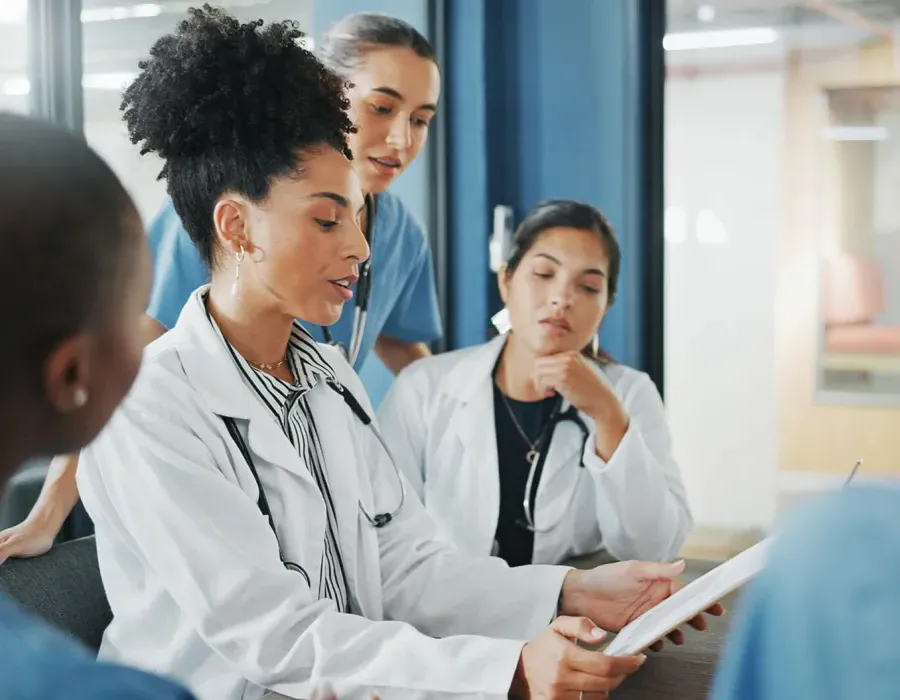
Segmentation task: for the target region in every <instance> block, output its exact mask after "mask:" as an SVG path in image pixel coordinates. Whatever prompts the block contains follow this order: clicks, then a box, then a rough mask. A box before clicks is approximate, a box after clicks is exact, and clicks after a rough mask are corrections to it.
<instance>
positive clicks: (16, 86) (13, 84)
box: [2, 78, 31, 96]
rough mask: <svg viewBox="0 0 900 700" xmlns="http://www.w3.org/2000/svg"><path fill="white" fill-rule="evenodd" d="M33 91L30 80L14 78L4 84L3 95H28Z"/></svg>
mask: <svg viewBox="0 0 900 700" xmlns="http://www.w3.org/2000/svg"><path fill="white" fill-rule="evenodd" d="M30 90H31V86H30V85H29V83H28V78H12V79H11V80H6V81H4V83H3V91H2V92H3V94H4V95H10V96H14V95H16V96H18V95H27V94H28V93H29V91H30Z"/></svg>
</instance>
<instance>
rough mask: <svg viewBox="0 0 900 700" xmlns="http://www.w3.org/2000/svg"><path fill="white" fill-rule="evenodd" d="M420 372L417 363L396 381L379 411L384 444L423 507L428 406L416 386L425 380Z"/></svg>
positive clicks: (398, 376)
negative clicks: (421, 380) (419, 380)
mask: <svg viewBox="0 0 900 700" xmlns="http://www.w3.org/2000/svg"><path fill="white" fill-rule="evenodd" d="M417 370H418V368H417V367H416V366H415V363H414V364H413V365H411V366H410V367H407V368H406V369H404V370H403V371H402V372H400V374H398V375H397V377H396V378H395V379H394V382H393V384H392V385H391V388H390V389H389V390H388V392H387V394H386V395H385V397H384V399H383V400H382V402H381V405H380V406H379V407H378V424H379V425H380V426H381V433H382V435H383V436H384V441H385V442H386V443H387V445H388V447H390V449H391V452H392V453H393V456H394V459H395V460H396V462H397V468H398V469H400V471H402V472H403V474H404V476H406V479H407V481H408V482H409V485H410V486H411V487H412V490H413V491H414V492H415V494H416V495H417V496H418V497H419V500H420V501H422V503H424V502H425V480H426V478H427V465H426V463H425V462H426V460H425V443H426V440H427V437H428V425H427V421H426V420H425V415H424V413H425V411H426V410H427V406H426V405H425V404H426V402H425V400H424V397H423V396H422V394H421V392H420V391H418V390H417V386H416V380H417V379H422V377H421V373H420V372H419V371H417Z"/></svg>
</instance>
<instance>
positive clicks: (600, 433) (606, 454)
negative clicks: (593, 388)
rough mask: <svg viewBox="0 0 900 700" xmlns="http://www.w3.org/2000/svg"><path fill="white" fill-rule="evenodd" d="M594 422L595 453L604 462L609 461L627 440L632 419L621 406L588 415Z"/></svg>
mask: <svg viewBox="0 0 900 700" xmlns="http://www.w3.org/2000/svg"><path fill="white" fill-rule="evenodd" d="M588 415H589V416H590V417H591V420H593V421H594V428H595V431H596V433H595V438H594V451H595V452H596V453H597V456H598V457H600V458H601V459H602V460H604V461H607V462H608V461H609V460H610V458H611V457H612V455H613V453H614V452H615V451H616V449H618V447H619V443H621V442H622V440H623V439H625V434H626V433H627V432H628V425H629V423H630V419H629V417H628V414H627V413H626V412H625V410H624V409H623V408H622V407H621V406H616V407H614V408H610V407H606V408H604V409H603V410H601V411H597V412H594V413H590V414H588Z"/></svg>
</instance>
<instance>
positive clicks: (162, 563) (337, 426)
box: [78, 290, 567, 700]
mask: <svg viewBox="0 0 900 700" xmlns="http://www.w3.org/2000/svg"><path fill="white" fill-rule="evenodd" d="M200 291H202V290H200ZM323 348H324V349H323V354H324V355H325V356H326V357H327V358H328V359H329V361H330V362H331V363H332V365H333V367H334V369H335V371H336V374H337V376H338V378H339V381H340V382H341V383H342V384H343V385H344V386H345V387H347V388H349V390H350V391H352V392H353V393H354V394H355V396H356V397H358V398H359V400H360V401H361V403H362V404H363V405H364V406H365V407H366V409H367V411H369V412H370V415H371V411H372V409H371V406H370V405H369V402H368V399H367V397H366V394H365V391H364V389H363V387H362V384H361V382H360V381H359V378H358V377H357V375H356V374H355V372H353V370H352V369H351V368H350V366H349V365H348V364H347V363H346V362H345V361H344V360H343V359H342V357H341V356H340V354H339V353H338V352H336V351H335V350H333V349H332V348H325V347H324V346H323ZM308 399H309V403H310V407H311V410H312V412H313V414H314V416H315V419H316V424H317V428H318V432H319V435H320V437H321V441H322V449H323V452H324V455H325V461H326V465H327V466H326V469H327V472H328V477H329V480H330V484H331V490H332V493H333V494H334V495H335V501H336V504H337V505H336V510H337V513H336V517H337V523H338V530H339V535H340V544H341V553H342V555H343V559H344V563H345V566H346V569H347V575H348V578H349V585H350V590H351V594H352V596H353V597H354V599H355V600H356V601H357V602H358V605H359V606H360V609H361V610H362V612H363V615H350V614H343V613H337V612H336V611H335V609H334V605H333V604H332V603H331V602H330V601H327V600H317V599H316V595H315V594H313V593H312V592H311V590H310V586H309V585H307V582H306V580H305V579H304V577H303V576H301V575H300V574H299V573H296V572H291V571H288V570H286V569H285V568H284V567H283V566H282V563H281V560H280V559H279V552H278V544H277V541H276V538H275V536H274V535H273V533H272V530H271V529H270V527H269V524H268V521H267V520H266V518H265V517H263V515H262V514H261V512H260V511H259V509H258V507H257V486H256V483H255V481H254V479H253V477H252V474H251V472H250V470H249V469H248V467H247V466H246V462H245V460H244V458H243V457H242V456H241V454H240V452H239V450H238V447H237V446H236V444H235V442H234V441H233V440H232V438H231V437H230V435H229V434H228V432H227V430H226V427H225V424H224V422H223V421H222V419H221V418H220V416H231V417H233V418H235V419H236V420H237V423H238V426H239V428H240V429H241V431H242V434H243V435H244V436H245V439H246V441H247V444H248V446H249V449H250V451H251V453H252V455H253V458H254V464H255V465H256V468H257V470H258V473H259V476H260V479H261V480H262V483H263V485H264V487H265V490H266V495H267V497H268V501H269V505H270V508H271V511H272V514H273V516H274V519H275V523H276V527H277V529H278V533H279V538H280V541H281V545H282V548H283V550H284V557H285V559H286V560H288V561H291V562H296V563H298V564H300V565H301V566H303V567H304V569H305V570H306V572H307V573H308V575H309V577H310V579H311V582H312V591H317V590H318V584H319V575H320V562H321V558H322V550H323V546H324V533H325V506H324V502H323V500H322V497H321V495H320V492H319V489H318V488H317V487H316V484H315V481H314V480H313V478H312V476H311V475H310V473H309V471H308V470H307V467H306V465H305V464H304V463H303V462H302V461H301V459H300V456H299V454H298V452H297V450H296V449H294V447H292V446H291V443H290V442H289V440H288V439H287V438H286V437H285V435H284V434H283V432H282V430H281V428H280V427H279V425H278V424H277V423H276V422H275V421H274V420H273V418H272V416H271V415H270V414H269V413H268V411H267V409H266V408H265V407H264V406H263V405H262V404H261V403H260V402H259V400H258V399H257V398H256V397H255V396H254V395H253V394H252V393H251V391H250V390H249V389H248V388H247V387H246V385H245V384H244V383H243V381H242V380H241V377H240V375H239V373H238V369H237V368H236V366H235V364H234V362H233V360H232V359H231V358H230V356H229V354H228V350H227V349H226V348H225V347H224V344H223V343H222V341H221V339H220V338H219V337H218V336H217V334H216V332H215V330H214V329H213V328H212V326H211V325H210V323H209V321H208V319H207V317H206V313H205V310H204V307H203V301H202V299H201V298H200V296H199V292H198V293H195V294H194V295H193V296H192V297H191V299H190V300H189V301H188V304H187V306H186V307H185V310H184V311H183V313H182V315H181V318H180V319H179V321H178V324H177V325H176V326H175V328H174V329H173V330H172V331H171V332H169V333H167V334H166V335H165V336H163V337H162V338H161V339H159V340H158V341H156V342H155V343H154V344H153V345H151V346H150V347H149V348H148V350H147V352H146V354H145V357H144V362H143V365H142V368H141V371H140V375H139V377H138V380H137V383H136V384H135V386H134V388H133V390H132V391H131V393H130V394H129V396H128V397H127V399H126V401H125V403H124V404H123V406H122V407H121V408H120V409H119V410H118V411H117V412H116V414H115V415H114V416H113V418H112V420H111V422H110V424H109V425H108V426H107V428H106V429H105V430H104V431H103V433H102V434H101V435H100V436H99V438H98V439H97V440H96V441H95V442H94V443H93V444H92V445H91V446H90V447H89V448H88V449H87V450H86V451H85V452H84V453H83V455H82V459H81V463H80V466H79V470H78V486H79V490H80V493H81V496H82V498H83V499H84V503H85V505H86V507H87V510H88V512H89V513H90V515H91V517H92V518H93V520H94V523H95V526H96V533H97V551H98V556H99V562H100V572H101V574H102V577H103V583H104V587H105V588H106V592H107V596H108V598H109V602H110V606H111V608H112V612H113V620H112V623H111V624H110V626H109V627H108V629H107V630H106V632H105V635H104V638H103V644H102V646H101V650H100V656H101V658H106V659H115V660H117V661H121V662H124V663H127V664H131V665H134V666H138V667H140V668H144V669H148V670H150V671H154V672H157V673H161V674H164V675H168V676H172V677H174V678H176V679H178V680H180V681H182V682H183V683H185V684H186V685H187V686H189V687H190V688H191V689H192V690H193V691H194V692H195V693H196V694H197V695H198V696H199V697H200V698H201V700H238V699H239V698H241V699H255V698H259V697H260V696H261V695H262V693H263V689H264V688H268V689H271V690H274V691H276V692H279V693H283V694H285V695H288V696H290V697H297V698H306V697H308V693H309V692H310V689H311V688H312V687H314V686H315V685H316V684H318V683H320V682H330V683H331V684H332V686H333V687H334V688H335V690H336V691H337V692H338V693H339V694H340V697H341V698H342V700H343V699H347V700H349V699H350V698H363V697H366V698H368V697H370V694H371V693H372V692H376V693H379V694H380V695H381V697H383V698H385V700H387V699H393V698H403V699H406V698H433V697H444V698H506V696H507V689H508V686H509V683H510V680H511V679H512V676H513V673H514V670H515V667H516V664H517V661H518V657H519V653H520V651H521V647H522V644H523V640H527V639H531V638H533V637H534V636H535V635H537V634H538V633H539V632H540V630H542V629H543V628H544V627H545V626H546V625H547V624H549V622H550V621H551V620H552V618H553V617H554V614H555V611H556V604H557V600H558V597H559V592H560V589H561V586H562V581H563V578H564V577H565V574H566V572H567V570H566V569H564V568H562V567H534V568H530V569H528V570H524V569H510V568H508V567H506V566H505V565H502V564H501V563H500V562H498V561H497V560H496V559H491V558H479V559H468V558H464V557H463V556H461V555H460V554H459V553H458V552H456V550H455V549H454V548H453V547H450V546H448V545H447V544H445V543H441V542H440V541H439V540H437V539H435V538H434V536H433V533H434V525H433V523H432V522H431V520H430V518H429V517H428V515H427V514H426V512H425V510H424V509H423V508H422V506H421V504H420V503H419V501H418V499H416V498H415V496H414V495H413V493H412V492H411V491H410V490H409V489H407V490H408V494H407V499H406V503H405V505H404V507H403V508H402V510H401V511H400V513H399V514H398V515H397V516H396V517H395V518H394V520H393V522H391V523H390V524H388V525H387V526H386V527H384V528H381V529H375V528H374V527H373V526H372V525H371V524H369V522H368V521H367V520H365V519H364V516H363V515H362V514H361V513H360V511H359V509H358V502H359V501H361V502H362V503H363V504H364V505H365V507H366V509H367V510H368V512H369V513H379V512H386V511H391V510H393V509H394V508H395V507H396V504H397V502H398V499H399V485H398V484H399V482H398V477H397V475H396V473H395V471H394V470H393V468H392V467H391V465H390V462H389V460H388V458H387V456H386V453H385V451H384V450H383V449H382V448H381V447H380V446H379V443H378V441H377V439H376V437H375V435H374V434H373V433H372V431H371V429H370V428H366V427H364V426H363V424H362V423H361V422H360V421H359V419H357V418H356V417H355V416H354V415H353V413H352V412H351V411H350V409H349V408H347V406H346V404H345V403H344V402H343V400H342V399H341V398H340V397H339V396H338V395H337V394H336V393H335V392H334V391H332V390H331V389H329V388H328V387H327V386H325V385H324V384H320V385H318V386H317V387H316V388H314V389H313V390H312V391H311V392H310V393H309V394H308ZM401 621H402V622H401ZM466 634H468V635H485V636H450V635H466ZM487 635H490V636H492V637H495V639H491V638H488V637H487ZM441 637H443V639H441Z"/></svg>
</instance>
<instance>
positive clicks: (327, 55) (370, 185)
mask: <svg viewBox="0 0 900 700" xmlns="http://www.w3.org/2000/svg"><path fill="white" fill-rule="evenodd" d="M193 48H194V47H188V50H193ZM319 56H320V60H321V61H322V63H324V64H325V66H327V67H328V68H329V69H331V70H332V71H333V72H336V73H337V74H339V75H340V76H341V77H342V78H343V79H344V80H347V81H350V83H351V85H350V87H349V90H348V91H347V98H348V99H349V100H350V110H349V115H350V119H351V121H352V122H353V123H354V125H355V126H356V129H355V130H354V131H352V132H351V133H348V134H347V144H348V145H349V146H350V149H351V151H352V152H353V153H354V156H355V157H354V161H353V165H354V168H355V169H356V172H357V174H358V176H359V178H360V182H361V184H362V188H363V191H364V192H365V193H367V195H368V196H367V203H368V204H369V206H368V207H367V208H366V209H365V210H364V212H363V216H362V217H361V223H362V225H363V231H364V232H365V233H366V236H367V239H368V241H369V243H370V247H371V251H370V260H369V263H370V267H369V269H368V273H369V278H370V280H371V285H370V295H369V296H370V300H369V302H368V313H367V315H366V320H365V323H362V322H361V321H357V320H355V317H356V313H355V312H356V301H357V300H354V303H350V304H346V305H345V306H344V309H343V310H342V312H341V315H340V317H339V318H338V319H337V321H336V322H335V323H334V324H333V325H331V326H326V327H319V326H317V325H314V324H307V330H309V331H310V333H311V334H312V335H313V336H314V337H315V338H316V339H317V340H322V341H325V340H328V339H329V338H330V339H332V340H333V342H335V343H336V344H338V345H339V346H341V347H342V348H345V349H347V350H353V354H354V355H355V361H354V362H352V363H351V364H353V366H354V368H356V369H357V370H358V371H363V365H364V364H366V360H367V358H368V357H370V354H371V353H370V350H373V349H374V351H375V354H376V355H377V356H378V358H379V359H380V360H381V361H382V363H384V365H386V366H387V367H388V368H389V369H390V370H391V371H392V372H394V373H396V372H399V371H400V370H401V369H403V368H404V367H405V366H406V365H408V364H409V363H411V362H412V361H414V360H416V359H418V358H420V357H424V356H426V355H428V354H429V351H428V346H427V345H426V344H425V343H427V342H428V341H431V340H434V339H437V338H439V337H440V336H441V333H442V329H441V319H440V315H439V312H438V307H437V293H436V290H435V282H434V268H433V264H432V258H431V251H430V250H429V247H428V238H427V236H426V235H425V231H424V230H423V229H422V227H421V226H420V225H419V223H418V222H417V221H416V220H415V218H414V217H413V216H412V214H411V213H410V212H409V211H408V210H407V208H406V207H405V206H404V205H403V203H402V202H401V201H400V199H398V198H397V197H396V196H395V195H393V194H392V193H391V192H390V191H388V190H387V188H388V187H389V185H390V184H391V183H392V182H393V181H394V180H395V179H396V178H397V176H398V175H400V173H402V172H404V171H405V170H406V168H407V167H408V166H409V165H410V164H411V163H412V162H413V161H414V160H415V159H416V157H417V156H418V155H419V153H421V151H422V149H423V148H424V146H425V143H426V141H427V138H428V132H429V129H430V125H431V121H432V119H433V117H434V114H435V110H436V107H437V102H438V98H439V96H440V72H439V70H438V66H437V63H436V62H435V55H434V50H433V49H432V47H431V45H430V44H429V43H428V40H427V39H425V37H423V36H422V35H421V34H420V33H419V32H418V31H416V30H415V29H414V28H413V27H412V26H410V25H409V24H407V23H406V22H404V21H402V20H400V19H397V18H394V17H390V16H387V15H383V14H378V13H372V12H361V13H356V14H352V15H349V16H347V17H345V18H344V19H342V20H341V21H339V22H338V23H336V24H335V25H334V26H333V27H332V28H331V29H330V30H329V31H328V32H327V33H326V34H325V36H324V37H323V40H322V41H321V43H320V47H319ZM222 87H223V91H227V90H229V89H231V88H229V87H228V83H225V84H223V86H222ZM180 89H183V90H185V89H186V91H185V92H184V93H183V95H184V97H185V98H186V99H187V97H189V95H190V92H189V88H187V86H185V88H180ZM219 99H220V100H223V101H227V100H228V95H227V94H226V93H225V92H223V94H222V95H221V96H220V98H219ZM297 101H298V95H296V94H295V93H293V92H288V93H286V94H285V96H284V107H283V109H284V110H287V112H288V113H289V112H290V111H291V110H294V109H302V106H299V105H298V104H297ZM171 102H172V100H170V99H167V100H166V101H165V102H164V103H160V104H166V105H168V104H170V103H171ZM131 104H132V102H131V101H129V99H128V98H126V101H125V107H126V109H128V108H129V106H130V105H131ZM174 109H175V110H176V111H174V112H173V113H172V114H171V119H172V121H173V122H176V124H175V125H172V128H173V129H174V126H180V125H181V124H180V122H181V118H182V116H183V114H182V111H181V108H180V107H178V106H177V105H175V106H174ZM278 109H279V110H280V109H281V108H280V107H279V108H278ZM200 116H201V118H202V115H200ZM274 116H275V117H278V116H280V115H274ZM146 118H147V119H149V118H150V113H148V115H147V116H146ZM130 119H131V120H136V119H140V117H139V116H138V115H133V116H132V117H130ZM215 124H216V122H215V121H213V122H211V123H210V124H209V127H210V128H213V127H215ZM159 128H160V129H163V132H162V133H163V137H165V135H166V132H165V129H166V128H168V127H167V126H166V125H165V124H159ZM181 214H182V210H178V211H176V208H175V206H174V205H173V201H172V198H169V199H168V201H167V202H166V203H165V204H164V206H163V207H162V209H161V211H160V212H159V214H158V215H157V216H156V217H155V219H154V220H153V221H152V222H151V224H150V227H149V231H148V239H149V242H150V249H151V253H152V256H153V263H154V281H153V288H152V291H151V296H150V302H149V305H148V307H147V313H148V315H147V317H146V319H145V322H144V331H143V334H142V337H143V339H144V341H145V342H150V341H152V340H154V339H155V338H157V337H159V336H160V335H161V334H162V333H163V332H165V329H166V328H171V327H172V326H173V325H174V324H175V322H176V321H177V320H178V316H179V314H180V313H181V310H182V308H183V307H184V305H185V303H186V302H187V300H188V298H189V297H190V295H191V293H192V292H193V291H194V290H195V289H197V288H198V287H200V286H202V285H204V284H206V283H208V282H209V277H210V266H209V262H208V260H207V258H206V256H205V255H204V253H203V251H202V249H199V248H197V247H196V246H195V245H194V243H193V242H192V240H191V236H190V235H189V234H188V232H187V230H186V228H185V226H186V225H187V224H188V222H187V221H185V222H184V225H183V223H182V220H181V218H180V215H181ZM369 214H371V216H369ZM201 216H206V215H205V214H201ZM370 219H371V220H370ZM373 261H374V262H373ZM354 330H356V333H354ZM354 337H356V338H357V341H356V344H355V347H351V346H354V343H353V338H354ZM374 370H377V367H375V368H374ZM370 371H373V368H372V365H371V363H369V365H368V366H367V368H366V371H363V382H366V378H367V376H377V377H379V378H380V376H381V375H380V374H378V372H377V371H375V374H374V375H371V374H370ZM77 464H78V458H77V456H76V455H61V456H59V457H56V458H55V459H54V460H53V462H52V463H51V465H50V469H49V472H48V475H47V478H46V480H45V483H44V488H43V490H42V491H41V495H40V498H39V499H38V501H37V503H36V504H35V506H34V508H33V509H32V511H31V513H30V514H29V516H28V518H27V519H26V520H25V521H24V522H22V523H20V524H18V525H16V526H14V527H11V528H8V529H7V530H4V531H3V532H0V562H2V561H3V559H4V558H6V557H28V556H35V555H38V554H43V553H44V552H46V551H47V550H48V549H49V548H50V546H51V545H52V543H53V541H54V539H55V538H56V536H57V534H58V533H59V532H60V529H61V528H62V527H63V524H64V523H65V524H66V531H67V534H68V535H69V536H76V537H77V536H83V535H88V534H90V533H91V532H92V531H93V525H92V524H91V522H90V519H89V518H88V517H87V515H86V514H85V513H84V509H83V508H82V507H81V506H80V504H78V503H77V501H78V492H77V489H76V485H75V471H76V468H77ZM73 506H74V507H75V509H74V511H72V509H73ZM70 511H72V516H71V517H70V518H69V519H68V520H66V518H67V517H68V516H69V513H70Z"/></svg>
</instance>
